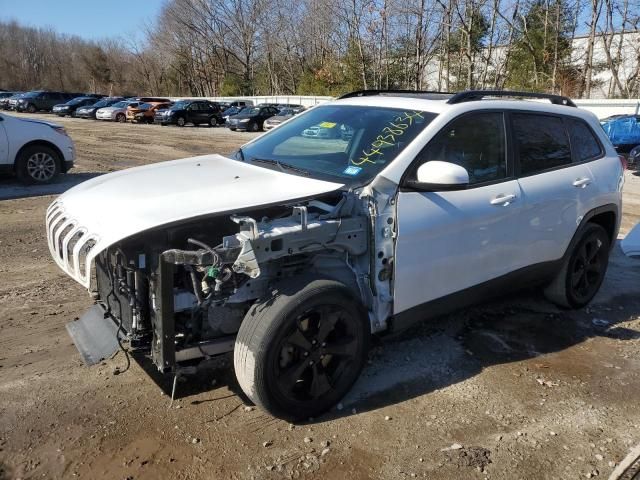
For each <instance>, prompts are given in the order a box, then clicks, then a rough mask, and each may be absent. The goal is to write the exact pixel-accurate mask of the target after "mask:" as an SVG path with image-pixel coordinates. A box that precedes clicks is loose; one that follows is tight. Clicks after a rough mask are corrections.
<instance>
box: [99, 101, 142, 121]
mask: <svg viewBox="0 0 640 480" xmlns="http://www.w3.org/2000/svg"><path fill="white" fill-rule="evenodd" d="M140 103H141V102H139V101H137V100H133V101H129V100H122V101H120V102H116V103H114V104H113V105H111V106H109V107H102V108H99V109H98V110H97V111H96V120H108V121H111V122H119V123H125V122H126V121H127V108H135V107H137V106H138V105H140Z"/></svg>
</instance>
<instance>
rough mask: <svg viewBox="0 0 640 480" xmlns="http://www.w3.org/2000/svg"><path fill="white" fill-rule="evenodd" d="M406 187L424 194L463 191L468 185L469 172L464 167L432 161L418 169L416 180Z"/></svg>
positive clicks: (410, 181)
mask: <svg viewBox="0 0 640 480" xmlns="http://www.w3.org/2000/svg"><path fill="white" fill-rule="evenodd" d="M408 184H409V185H408V186H409V187H411V188H413V189H415V190H421V191H425V192H438V191H444V190H463V189H465V188H466V187H467V185H468V184H469V172H467V169H466V168H464V167H461V166H460V165H456V164H455V163H450V162H441V161H439V160H432V161H430V162H426V163H423V164H422V165H420V166H419V167H418V171H417V172H416V179H415V180H409V182H408Z"/></svg>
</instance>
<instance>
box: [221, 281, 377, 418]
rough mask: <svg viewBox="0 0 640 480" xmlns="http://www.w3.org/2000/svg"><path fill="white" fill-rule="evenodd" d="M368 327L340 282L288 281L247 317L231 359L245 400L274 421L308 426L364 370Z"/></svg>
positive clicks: (344, 391) (279, 286)
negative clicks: (306, 421) (266, 413)
mask: <svg viewBox="0 0 640 480" xmlns="http://www.w3.org/2000/svg"><path fill="white" fill-rule="evenodd" d="M369 337H370V328H369V322H368V318H367V315H366V313H365V312H364V309H363V308H362V307H361V305H360V304H359V303H358V302H357V301H355V300H354V297H353V293H352V292H351V291H350V290H349V289H348V288H347V287H346V286H345V285H343V284H342V283H340V282H337V281H334V280H325V279H319V278H313V277H302V278H300V277H294V278H291V279H289V280H285V281H283V282H281V283H280V284H278V285H277V286H276V287H274V288H273V289H272V292H270V293H269V294H268V295H266V296H265V298H263V299H261V300H258V301H257V302H256V303H255V304H254V305H253V307H252V308H251V309H250V310H249V312H248V313H247V315H246V316H245V318H244V321H243V322H242V325H241V326H240V330H239V331H238V335H237V337H236V343H235V348H234V353H233V360H234V367H235V372H236V377H237V379H238V383H239V384H240V387H241V388H242V390H243V391H244V393H245V394H246V395H247V396H248V397H249V399H250V400H251V401H253V402H254V403H255V404H256V405H258V406H260V407H262V408H264V409H265V410H267V411H268V412H269V413H271V414H272V415H274V416H276V417H279V418H284V419H288V420H300V419H307V418H309V417H315V416H317V415H320V414H322V413H324V412H326V411H327V410H329V409H330V408H331V407H332V406H333V405H335V404H336V403H337V402H338V401H339V400H340V399H341V398H342V397H343V396H344V395H345V394H346V393H347V392H348V391H349V389H350V388H351V386H352V385H353V383H354V382H355V381H356V379H357V378H358V376H359V375H360V372H361V370H362V367H363V366H364V363H365V360H366V355H367V351H368V347H369Z"/></svg>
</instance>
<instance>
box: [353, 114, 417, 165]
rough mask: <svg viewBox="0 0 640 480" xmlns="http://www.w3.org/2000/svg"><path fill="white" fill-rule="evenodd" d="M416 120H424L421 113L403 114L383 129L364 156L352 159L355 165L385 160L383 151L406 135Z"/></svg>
mask: <svg viewBox="0 0 640 480" xmlns="http://www.w3.org/2000/svg"><path fill="white" fill-rule="evenodd" d="M416 118H422V119H424V117H423V116H422V113H420V112H403V113H402V114H400V115H399V116H397V117H395V118H394V119H393V122H389V123H387V124H386V125H385V127H383V129H382V131H381V133H380V135H378V136H377V137H376V138H375V140H373V142H371V145H370V146H369V148H368V149H367V150H363V151H362V155H361V156H360V158H358V159H357V160H354V159H351V163H352V164H353V165H357V166H361V165H364V164H366V163H373V164H375V163H376V160H377V159H379V158H380V157H382V158H384V152H383V151H381V150H383V149H385V148H387V147H393V146H394V145H395V144H396V140H397V138H398V137H401V136H402V135H404V132H405V131H406V130H407V129H408V128H409V127H410V126H411V125H413V123H414V121H415V120H416Z"/></svg>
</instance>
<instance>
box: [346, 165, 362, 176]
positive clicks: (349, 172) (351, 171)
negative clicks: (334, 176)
mask: <svg viewBox="0 0 640 480" xmlns="http://www.w3.org/2000/svg"><path fill="white" fill-rule="evenodd" d="M361 171H362V168H360V167H354V166H353V165H351V166H349V167H347V168H345V169H344V170H343V171H342V173H344V174H345V175H351V176H356V175H358V174H359V173H360V172H361Z"/></svg>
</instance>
